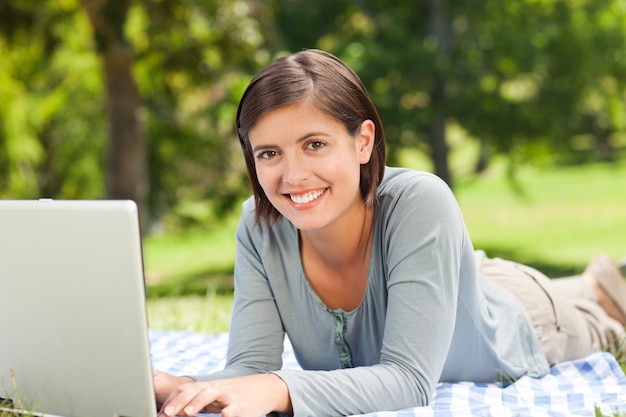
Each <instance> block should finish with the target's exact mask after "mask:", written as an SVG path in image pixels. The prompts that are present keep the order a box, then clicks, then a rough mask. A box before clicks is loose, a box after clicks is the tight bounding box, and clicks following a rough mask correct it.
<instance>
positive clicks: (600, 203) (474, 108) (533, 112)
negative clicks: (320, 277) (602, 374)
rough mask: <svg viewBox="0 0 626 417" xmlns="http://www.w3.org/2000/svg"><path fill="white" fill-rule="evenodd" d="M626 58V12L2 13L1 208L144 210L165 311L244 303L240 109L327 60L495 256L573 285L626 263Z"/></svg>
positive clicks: (78, 5) (307, 4)
mask: <svg viewBox="0 0 626 417" xmlns="http://www.w3.org/2000/svg"><path fill="white" fill-rule="evenodd" d="M625 45H626V0H603V1H597V0H515V1H512V0H483V1H480V2H476V1H474V0H395V1H383V0H355V1H348V0H317V1H315V2H311V1H303V0H265V1H263V0H134V1H131V0H81V1H79V0H55V1H40V0H0V198H2V199H33V198H40V197H49V198H55V199H101V198H128V199H132V200H134V201H136V202H137V203H138V205H139V207H140V212H141V220H142V228H143V236H144V245H145V262H146V273H147V283H148V293H149V295H156V296H158V295H176V296H180V295H185V294H193V293H200V294H208V293H210V294H215V293H216V292H215V291H217V294H220V293H222V292H223V293H229V291H231V290H232V288H231V285H232V278H231V274H232V268H233V262H234V239H233V233H234V228H235V227H236V224H237V216H238V213H239V207H240V204H241V202H242V201H243V199H245V198H246V197H247V196H248V195H249V193H250V191H249V187H248V183H247V179H246V175H245V165H244V162H243V158H242V156H241V155H240V150H239V144H238V140H237V137H236V134H235V129H234V119H235V112H236V106H237V103H238V100H239V98H240V97H241V94H242V93H243V90H244V89H245V87H246V85H247V83H248V81H249V80H250V78H251V77H252V75H253V74H254V73H255V72H256V71H258V70H259V69H261V68H262V67H263V66H265V65H266V64H268V63H269V62H270V61H271V60H273V59H274V58H276V57H278V56H281V55H284V54H287V53H289V52H295V51H298V50H300V49H303V48H320V49H324V50H327V51H329V52H331V53H334V54H335V55H337V56H339V57H340V58H341V59H343V60H344V61H345V62H347V63H348V64H349V65H350V66H351V67H352V68H353V69H354V70H355V71H356V72H357V73H358V74H359V75H360V76H361V78H362V80H363V82H364V83H365V85H366V87H367V88H368V90H369V92H370V94H371V96H372V98H373V100H374V102H375V103H376V104H377V106H378V108H379V111H380V114H381V117H382V119H383V122H384V125H385V130H386V136H387V140H388V148H389V159H388V164H389V165H401V166H407V167H413V168H417V169H423V170H427V171H430V172H434V173H436V174H437V175H439V176H440V177H441V178H443V179H444V180H445V181H446V182H447V183H448V184H449V185H450V187H452V189H453V191H454V192H455V194H456V195H457V198H458V200H459V203H460V205H461V208H462V210H463V212H464V215H465V217H466V220H467V223H468V228H469V229H470V233H471V235H472V236H473V239H474V243H475V246H476V247H477V248H481V249H486V250H487V251H488V253H490V254H492V255H497V256H505V257H508V258H511V259H513V260H517V261H520V262H525V263H529V264H531V265H533V266H536V267H539V268H541V269H542V270H544V271H545V272H547V273H548V275H550V276H562V275H568V274H570V273H576V272H577V271H580V269H581V268H583V267H584V265H585V264H586V263H587V261H588V260H589V259H590V258H591V257H592V256H594V255H595V254H596V253H597V252H600V251H603V252H607V253H609V254H610V255H612V256H613V257H614V258H616V260H618V259H619V258H621V257H622V256H626V48H625ZM207 289H210V291H209V292H207V291H208V290H207Z"/></svg>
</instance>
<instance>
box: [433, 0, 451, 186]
mask: <svg viewBox="0 0 626 417" xmlns="http://www.w3.org/2000/svg"><path fill="white" fill-rule="evenodd" d="M429 3H430V22H431V24H430V32H431V35H432V36H433V38H434V39H436V41H437V53H436V58H435V59H436V64H437V65H436V66H435V68H436V70H435V73H434V75H433V88H432V90H431V101H430V102H431V114H432V118H431V121H430V129H429V135H428V136H429V141H430V148H431V158H432V161H433V164H434V166H435V174H437V175H438V176H439V177H440V178H441V179H443V180H444V181H445V182H446V183H447V184H448V185H449V186H450V188H452V185H453V184H452V174H451V173H450V167H449V165H448V153H449V149H448V144H447V142H446V125H447V122H448V121H447V118H448V115H447V111H446V94H445V90H446V76H447V75H446V73H447V71H448V65H449V62H450V24H449V22H448V16H447V13H446V9H445V1H444V0H430V1H429Z"/></svg>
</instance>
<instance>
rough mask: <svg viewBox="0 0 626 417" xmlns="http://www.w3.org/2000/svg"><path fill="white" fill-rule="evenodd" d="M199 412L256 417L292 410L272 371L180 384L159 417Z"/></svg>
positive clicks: (277, 378) (237, 416)
mask: <svg viewBox="0 0 626 417" xmlns="http://www.w3.org/2000/svg"><path fill="white" fill-rule="evenodd" d="M172 378H175V377H172ZM171 382H172V385H173V384H174V381H171ZM168 383H169V382H168ZM157 397H158V394H157ZM202 411H206V412H210V413H221V414H222V416H224V417H259V416H264V415H266V414H269V413H271V412H272V411H277V412H281V413H291V400H290V398H289V390H288V389H287V385H286V384H285V382H284V381H283V380H282V379H280V378H279V377H278V376H276V375H274V374H261V375H251V376H244V377H238V378H229V379H220V380H216V381H205V382H192V383H183V384H178V385H176V386H175V387H174V388H173V391H172V392H171V394H170V396H169V397H168V398H167V399H166V400H165V401H164V402H163V406H162V407H161V411H160V412H159V417H171V416H179V415H184V416H193V415H195V414H196V413H199V412H202Z"/></svg>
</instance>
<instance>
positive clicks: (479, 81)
mask: <svg viewBox="0 0 626 417" xmlns="http://www.w3.org/2000/svg"><path fill="white" fill-rule="evenodd" d="M331 3H333V4H332V5H330V4H327V2H322V3H319V4H318V7H317V8H316V10H313V11H311V13H310V14H308V15H307V16H303V15H302V13H303V10H308V8H307V7H306V5H305V4H304V2H302V1H300V0H292V1H290V2H289V3H282V2H277V3H276V5H275V7H276V8H277V10H278V13H277V16H278V25H279V28H280V30H281V32H282V34H283V39H285V43H286V44H287V45H288V48H289V49H290V50H298V49H300V48H303V47H320V48H322V49H329V50H330V51H332V52H334V53H336V54H338V55H340V56H341V57H342V58H343V59H344V60H346V61H347V62H348V63H350V64H351V65H352V66H353V67H354V68H355V69H356V70H357V72H358V73H359V74H360V75H361V77H362V78H363V81H364V82H365V84H366V86H367V87H368V89H369V90H370V93H371V95H372V96H373V98H374V101H375V102H376V103H377V105H378V107H379V110H380V112H381V116H382V118H383V121H384V122H385V126H386V131H387V138H388V143H389V147H390V163H394V162H395V158H396V156H397V152H399V151H400V150H401V149H402V148H406V147H419V148H421V149H423V150H425V151H426V152H427V153H428V154H429V155H430V156H431V158H432V160H433V165H434V167H435V172H436V173H437V174H438V175H439V176H441V177H442V178H444V179H445V180H446V181H448V183H449V184H450V185H452V178H451V174H450V172H449V168H448V164H447V162H446V161H447V158H448V145H447V143H446V134H445V128H446V126H447V125H448V124H450V123H452V122H454V123H457V124H458V125H460V126H461V127H462V128H463V129H464V130H465V131H466V132H468V133H469V134H470V135H471V136H473V137H475V138H478V139H479V140H481V141H483V142H484V143H485V144H486V148H488V149H491V150H492V151H493V152H498V153H502V154H506V155H509V157H510V158H511V159H512V160H513V161H514V160H515V159H516V158H517V157H519V156H520V155H525V156H526V157H528V156H529V155H531V154H532V153H533V152H535V151H536V150H537V149H539V148H544V149H552V150H557V151H561V152H563V151H564V150H566V151H569V150H570V149H571V146H570V143H569V140H570V138H571V137H572V135H575V134H577V135H580V134H581V133H582V132H583V131H585V129H587V128H585V126H584V124H583V123H581V117H582V115H583V113H584V114H586V116H585V118H586V120H588V121H589V120H596V121H598V120H605V121H607V119H610V120H611V121H610V122H609V124H611V125H612V126H614V129H618V127H617V126H618V124H619V123H623V122H617V120H619V119H620V118H619V116H616V115H615V114H614V113H615V111H613V116H611V117H610V118H607V115H608V114H609V113H608V109H609V108H619V107H620V106H617V105H616V104H615V103H618V102H620V99H619V98H618V97H622V98H623V94H624V88H623V82H618V81H617V80H618V79H619V78H621V77H623V76H619V75H618V74H624V73H625V72H624V71H623V69H624V63H625V62H626V57H625V56H624V53H623V48H622V45H623V43H624V39H626V33H625V27H624V25H623V21H624V16H625V15H626V13H625V11H624V3H623V1H619V0H615V1H610V2H593V1H591V0H587V1H582V2H568V1H563V0H548V1H541V2H536V1H529V0H526V1H521V2H520V1H512V0H505V1H496V0H487V1H483V2H481V3H480V4H476V3H475V2H471V1H458V0H457V1H452V0H430V1H428V2H414V1H409V0H399V1H395V2H392V3H389V2H383V1H380V0H362V1H359V2H358V3H354V2H331ZM294 22H298V23H297V24H295V23H294ZM309 28H315V30H309ZM618 69H619V70H618ZM620 71H621V73H620ZM598 80H602V81H603V82H602V83H601V84H600V85H602V86H607V87H608V88H610V89H611V91H612V94H610V97H612V98H613V99H612V101H611V103H612V105H611V106H609V105H608V103H607V105H606V106H604V110H602V111H600V113H597V111H599V110H600V109H599V107H598V106H597V105H596V106H595V107H594V106H593V105H592V103H593V100H592V99H593V97H596V98H597V97H598V96H600V94H599V93H598ZM609 86H610V87H609ZM596 101H597V99H596ZM621 101H622V102H623V99H622V100H621ZM590 113H593V116H592V115H591V114H590ZM596 116H597V117H596ZM616 123H617V124H616ZM596 130H597V128H596ZM587 132H589V130H587Z"/></svg>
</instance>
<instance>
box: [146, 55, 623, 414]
mask: <svg viewBox="0 0 626 417" xmlns="http://www.w3.org/2000/svg"><path fill="white" fill-rule="evenodd" d="M237 129H238V134H239V139H240V142H241V147H242V149H243V153H244V156H245V159H246V163H247V168H248V174H249V177H250V182H251V184H252V188H253V191H254V198H251V199H250V200H248V201H247V202H246V203H245V204H244V206H243V213H242V216H241V221H240V225H239V227H238V230H237V234H236V239H237V256H236V265H235V303H234V308H233V315H232V324H231V329H230V338H229V349H228V361H227V365H226V367H225V369H224V370H223V371H220V372H217V373H215V374H212V375H207V376H200V377H194V378H191V377H186V376H181V377H175V376H172V375H168V374H165V373H162V372H158V371H155V375H154V382H155V389H156V395H157V402H158V403H159V404H162V408H161V412H160V413H161V415H162V416H174V415H193V414H195V413H197V412H199V411H201V410H205V411H209V412H216V413H222V415H224V416H253V417H258V416H260V415H264V414H268V413H270V412H279V413H286V414H294V415H296V416H323V415H326V416H328V415H350V414H359V413H366V412H372V411H377V410H398V409H403V408H409V407H415V406H421V405H426V404H428V401H429V399H430V397H431V394H432V393H433V390H434V388H435V386H436V384H437V383H438V382H439V381H461V380H469V381H489V382H491V381H501V380H506V381H510V380H512V379H515V378H518V377H520V376H522V375H530V376H542V375H544V374H546V373H547V372H548V369H549V366H550V365H551V364H554V363H557V362H560V361H565V360H569V359H573V358H579V357H583V356H585V355H587V354H589V353H591V352H592V351H594V350H597V349H599V348H605V347H606V348H615V347H616V346H617V345H618V344H619V343H621V341H622V338H623V337H624V330H623V329H624V325H625V324H626V317H625V313H626V284H625V283H624V281H623V277H622V276H621V275H620V273H619V271H618V270H617V268H616V267H615V265H614V264H613V263H612V262H611V261H610V259H608V258H607V257H605V256H599V257H597V258H596V259H595V260H594V261H593V262H592V263H591V264H590V266H589V267H588V268H587V270H586V272H585V273H584V274H583V275H582V276H580V277H572V278H564V279H561V280H553V281H550V280H549V279H548V278H546V277H545V276H544V275H542V274H541V273H539V272H537V271H536V270H533V269H531V268H528V267H525V266H522V265H519V264H515V263H512V262H508V261H504V260H501V259H489V258H487V257H486V256H485V254H484V253H483V252H475V251H474V249H473V247H472V243H471V241H470V238H469V236H468V233H467V230H466V228H465V224H464V221H463V218H462V215H461V211H460V210H459V207H458V206H457V203H456V201H455V198H454V196H453V194H452V193H451V191H450V190H449V188H448V187H447V186H446V185H445V183H443V182H442V181H441V180H440V179H438V178H437V177H436V176H434V175H431V174H428V173H425V172H418V171H412V170H408V169H400V168H389V167H385V137H384V133H383V127H382V123H381V121H380V118H379V116H378V113H377V111H376V109H375V107H374V105H373V104H372V102H371V100H370V98H369V96H368V94H367V92H366V90H365V88H364V86H363V84H362V83H361V81H360V80H359V78H358V77H357V75H356V74H355V73H354V72H353V71H352V70H351V69H350V68H348V67H347V66H346V65H345V64H344V63H343V62H341V61H340V60H339V59H337V58H336V57H334V56H332V55H330V54H328V53H325V52H322V51H318V50H306V51H303V52H299V53H296V54H293V55H291V56H287V57H283V58H280V59H278V60H276V61H274V62H273V63H271V64H270V65H269V66H267V67H266V68H265V69H264V70H262V71H261V72H260V73H259V74H258V75H257V76H256V77H255V78H254V79H253V80H252V81H251V83H250V85H249V86H248V88H247V90H246V92H245V93H244V95H243V98H242V100H241V103H240V105H239V110H238V114H237ZM557 287H558V288H557ZM609 293H610V294H611V295H613V294H616V295H614V296H613V298H611V297H609V295H608V294H609ZM285 334H287V335H288V337H289V339H290V341H291V343H292V345H293V349H294V353H295V355H296V358H297V359H298V361H299V363H300V365H301V367H302V370H281V354H282V348H283V339H284V337H285Z"/></svg>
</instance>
